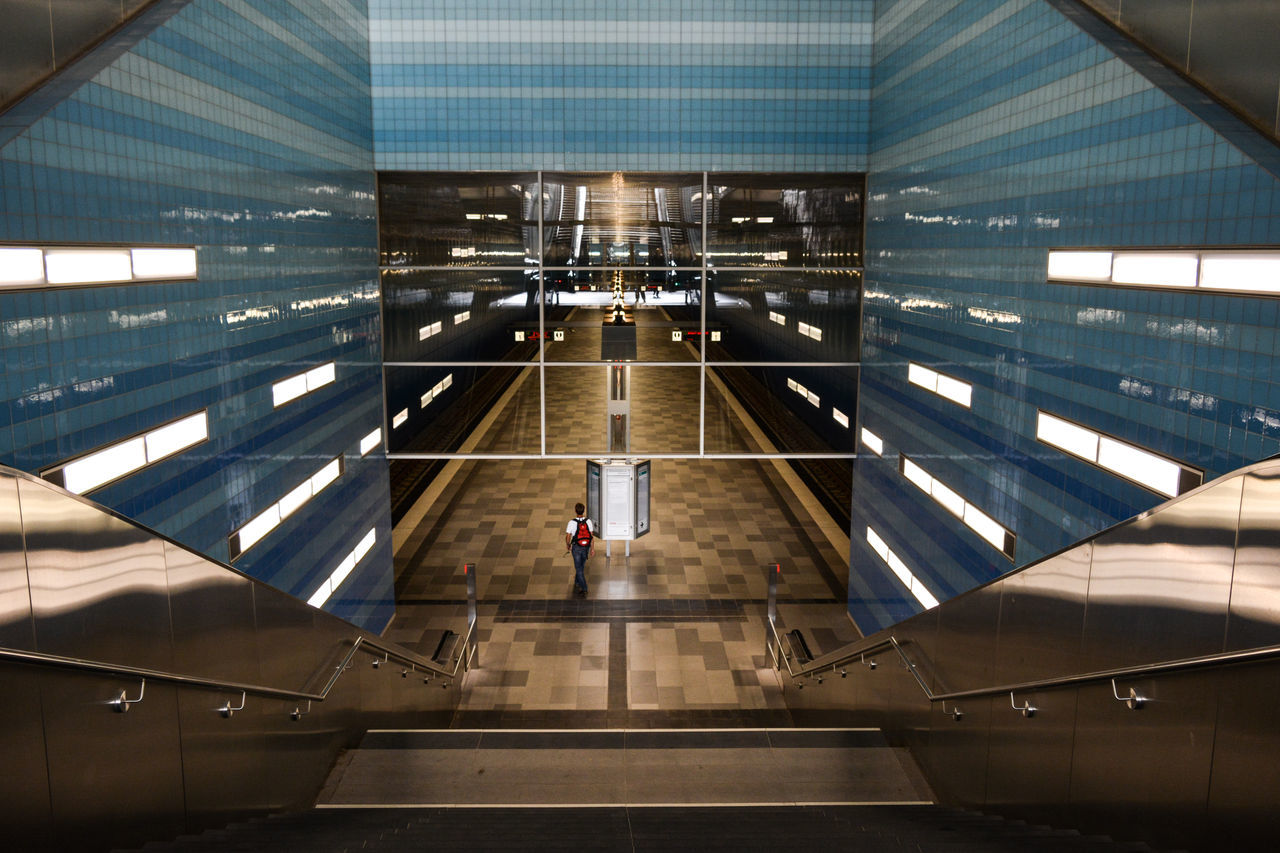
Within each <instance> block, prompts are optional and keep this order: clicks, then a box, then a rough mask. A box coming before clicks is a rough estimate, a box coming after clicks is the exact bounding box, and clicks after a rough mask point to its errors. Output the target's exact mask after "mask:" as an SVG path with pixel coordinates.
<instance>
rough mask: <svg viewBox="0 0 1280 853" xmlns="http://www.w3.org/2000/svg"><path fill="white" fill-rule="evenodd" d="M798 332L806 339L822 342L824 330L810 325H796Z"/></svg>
mask: <svg viewBox="0 0 1280 853" xmlns="http://www.w3.org/2000/svg"><path fill="white" fill-rule="evenodd" d="M796 331H798V332H799V333H800V334H802V335H804V336H805V337H806V338H811V339H813V340H815V341H820V340H822V330H821V329H819V328H818V327H817V326H810V325H809V324H808V323H796Z"/></svg>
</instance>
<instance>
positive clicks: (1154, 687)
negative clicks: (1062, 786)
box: [1037, 670, 1274, 847]
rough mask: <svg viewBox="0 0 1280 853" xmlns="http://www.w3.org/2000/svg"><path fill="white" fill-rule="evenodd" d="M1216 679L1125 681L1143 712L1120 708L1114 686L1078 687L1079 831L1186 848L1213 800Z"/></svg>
mask: <svg viewBox="0 0 1280 853" xmlns="http://www.w3.org/2000/svg"><path fill="white" fill-rule="evenodd" d="M1217 677H1218V673H1217V672H1216V671H1214V670H1206V671H1198V672H1189V673H1178V674H1165V675H1162V676H1159V677H1157V678H1145V679H1143V678H1139V679H1129V680H1124V681H1122V682H1120V684H1119V685H1118V686H1119V688H1120V692H1121V695H1127V694H1128V689H1129V687H1135V688H1137V689H1138V690H1139V692H1140V693H1141V695H1143V696H1145V697H1147V698H1148V701H1147V703H1146V704H1145V705H1144V706H1143V707H1142V709H1141V710H1138V711H1131V710H1129V708H1128V707H1127V706H1126V705H1125V703H1123V702H1117V701H1116V700H1115V699H1114V698H1113V697H1112V693H1111V684H1110V683H1109V682H1102V683H1100V684H1099V683H1094V684H1088V685H1083V686H1081V687H1080V688H1079V693H1080V699H1079V706H1078V711H1077V714H1076V734H1075V745H1074V748H1073V751H1072V760H1071V795H1070V807H1071V814H1072V816H1073V818H1074V819H1075V820H1077V821H1078V822H1077V823H1076V824H1075V825H1077V826H1079V827H1080V828H1081V829H1082V830H1086V831H1089V830H1092V831H1106V832H1108V833H1118V834H1123V833H1120V831H1119V828H1123V829H1124V832H1126V833H1132V834H1133V837H1136V838H1142V839H1146V840H1151V841H1155V842H1159V841H1162V840H1163V841H1167V842H1170V843H1172V844H1174V845H1175V846H1179V847H1180V846H1181V845H1182V844H1184V843H1186V842H1187V840H1188V839H1187V838H1186V837H1185V834H1184V835H1182V836H1181V837H1179V835H1178V833H1185V831H1186V830H1185V828H1186V827H1187V826H1191V825H1195V824H1196V822H1197V821H1198V820H1199V819H1200V818H1202V817H1203V816H1204V814H1205V804H1206V801H1207V799H1208V794H1209V772H1210V766H1211V762H1212V759H1213V750H1214V717H1215V711H1216V705H1217V702H1216V698H1215V693H1216V690H1217V685H1216V680H1217ZM1039 716H1040V715H1039V714H1038V713H1037V717H1039ZM1271 797H1272V799H1273V800H1274V793H1273V792H1272V793H1271ZM1171 828H1172V830H1171ZM1171 831H1172V832H1173V833H1174V835H1173V837H1169V834H1170V832H1171Z"/></svg>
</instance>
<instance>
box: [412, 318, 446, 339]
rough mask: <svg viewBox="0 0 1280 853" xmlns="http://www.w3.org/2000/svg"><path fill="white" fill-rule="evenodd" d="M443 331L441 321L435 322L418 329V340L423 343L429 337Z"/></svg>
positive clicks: (442, 322)
mask: <svg viewBox="0 0 1280 853" xmlns="http://www.w3.org/2000/svg"><path fill="white" fill-rule="evenodd" d="M443 329H444V321H443V320H436V321H435V322H434V323H429V324H428V325H426V326H422V327H420V328H419V329H418V340H420V341H425V340H426V339H427V338H429V337H431V336H432V335H438V334H440V332H441V330H443Z"/></svg>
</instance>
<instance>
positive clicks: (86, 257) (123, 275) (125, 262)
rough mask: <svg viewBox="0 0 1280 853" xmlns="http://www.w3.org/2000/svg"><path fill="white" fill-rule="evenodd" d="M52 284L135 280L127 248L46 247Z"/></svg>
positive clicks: (49, 276) (46, 260)
mask: <svg viewBox="0 0 1280 853" xmlns="http://www.w3.org/2000/svg"><path fill="white" fill-rule="evenodd" d="M44 269H45V280H47V281H48V282H49V284H109V283H114V282H120V281H132V280H133V260H132V257H131V255H130V254H129V250H128V249H45V252H44Z"/></svg>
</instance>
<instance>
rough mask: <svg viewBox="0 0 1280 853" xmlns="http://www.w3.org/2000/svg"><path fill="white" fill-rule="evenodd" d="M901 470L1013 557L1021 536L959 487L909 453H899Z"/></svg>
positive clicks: (922, 488) (956, 515)
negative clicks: (933, 472) (932, 472)
mask: <svg viewBox="0 0 1280 853" xmlns="http://www.w3.org/2000/svg"><path fill="white" fill-rule="evenodd" d="M899 470H901V471H902V476H904V477H906V478H907V479H908V480H910V481H911V482H912V483H915V485H916V486H918V487H919V488H920V490H921V491H923V492H924V493H925V494H926V495H928V496H929V497H931V498H933V499H934V501H936V502H937V503H938V504H939V505H940V506H941V507H942V508H943V509H945V510H946V511H947V512H949V513H951V514H952V515H954V516H955V517H956V518H958V519H960V520H961V521H963V522H964V523H965V525H966V526H967V527H969V528H970V529H971V530H972V531H973V532H974V533H977V534H978V535H979V536H981V537H982V538H983V539H984V540H986V542H988V543H989V544H990V545H991V546H992V547H993V548H995V549H996V550H998V551H1000V552H1001V553H1002V554H1004V555H1005V556H1006V557H1008V558H1009V559H1010V560H1012V559H1013V553H1014V548H1015V546H1016V543H1017V537H1015V536H1014V534H1013V531H1011V530H1009V529H1008V528H1006V527H1005V526H1003V525H1002V524H1000V523H999V522H998V521H996V520H995V519H994V518H992V517H991V516H989V515H987V514H986V513H985V512H983V511H982V510H980V509H978V508H977V507H975V506H974V505H973V504H971V503H969V502H968V501H966V500H965V499H964V498H962V497H961V496H960V494H959V493H958V492H956V491H955V489H952V488H951V487H949V486H947V485H946V484H944V483H942V482H941V481H940V480H938V479H937V478H935V477H934V476H933V475H932V474H930V473H929V472H928V471H926V470H924V468H921V467H920V466H919V465H917V464H916V463H914V462H912V461H911V460H910V459H908V458H907V457H906V456H901V457H899Z"/></svg>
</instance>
